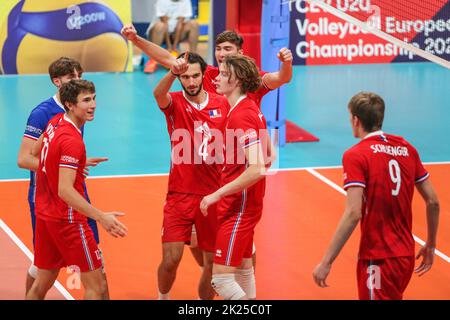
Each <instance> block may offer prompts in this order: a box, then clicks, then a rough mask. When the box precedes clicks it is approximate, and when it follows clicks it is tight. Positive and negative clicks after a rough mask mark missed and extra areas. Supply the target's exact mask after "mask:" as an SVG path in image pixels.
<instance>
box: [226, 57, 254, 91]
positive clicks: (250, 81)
mask: <svg viewBox="0 0 450 320" xmlns="http://www.w3.org/2000/svg"><path fill="white" fill-rule="evenodd" d="M223 63H224V65H225V67H226V68H227V69H228V70H229V71H230V72H231V69H233V70H234V74H235V76H236V79H238V80H239V81H240V82H241V92H242V93H247V92H255V91H256V90H258V88H259V87H260V86H261V81H262V80H261V75H260V74H259V70H258V67H257V66H256V63H255V60H253V59H252V58H250V57H247V56H244V55H240V54H238V55H232V56H227V57H225V59H224V60H223Z"/></svg>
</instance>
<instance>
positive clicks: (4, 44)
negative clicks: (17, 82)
mask: <svg viewBox="0 0 450 320" xmlns="http://www.w3.org/2000/svg"><path fill="white" fill-rule="evenodd" d="M130 22H131V1H130V0H94V1H80V0H57V1H56V0H20V1H19V0H2V1H1V2H0V71H1V72H2V73H4V74H35V73H40V74H42V73H47V72H48V66H49V65H50V63H51V62H53V61H54V60H56V59H58V58H59V57H62V56H66V57H70V58H74V59H76V60H78V61H79V62H80V63H81V65H82V66H83V69H84V70H85V71H88V72H100V71H103V72H122V71H132V61H131V60H132V59H131V57H132V55H131V53H132V51H131V50H132V48H131V46H129V45H128V41H127V40H126V39H125V38H124V37H123V36H122V35H121V34H120V30H121V29H122V27H123V25H124V24H126V23H130Z"/></svg>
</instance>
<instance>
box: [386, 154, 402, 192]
mask: <svg viewBox="0 0 450 320" xmlns="http://www.w3.org/2000/svg"><path fill="white" fill-rule="evenodd" d="M389 175H390V176H391V180H392V182H393V183H395V189H394V190H392V192H391V193H392V195H393V196H398V194H399V192H400V185H401V184H402V176H401V174H400V166H399V165H398V162H397V160H393V159H392V160H391V161H389Z"/></svg>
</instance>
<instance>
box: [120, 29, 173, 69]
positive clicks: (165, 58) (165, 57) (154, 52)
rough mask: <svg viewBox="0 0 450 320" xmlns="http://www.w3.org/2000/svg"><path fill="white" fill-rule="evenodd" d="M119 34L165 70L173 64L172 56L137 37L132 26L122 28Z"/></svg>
mask: <svg viewBox="0 0 450 320" xmlns="http://www.w3.org/2000/svg"><path fill="white" fill-rule="evenodd" d="M121 33H122V35H123V36H124V37H125V38H126V39H128V40H130V41H131V42H133V44H134V45H135V46H136V47H138V48H139V49H141V50H142V51H143V52H144V53H145V54H147V55H148V56H150V57H151V58H153V59H155V60H156V61H157V62H158V63H159V64H161V65H163V66H165V67H166V68H170V67H171V66H172V64H173V63H174V62H175V60H176V58H175V57H174V56H172V55H171V54H170V52H169V51H167V50H166V49H163V48H161V47H160V46H158V45H156V44H154V43H152V42H150V41H148V40H145V39H144V38H142V37H140V36H138V34H137V31H136V29H135V28H134V26H133V25H132V24H127V25H125V26H124V27H123V28H122V31H121Z"/></svg>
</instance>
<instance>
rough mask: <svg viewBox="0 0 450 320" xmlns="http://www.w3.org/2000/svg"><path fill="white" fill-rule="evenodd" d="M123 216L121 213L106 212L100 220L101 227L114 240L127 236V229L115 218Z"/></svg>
mask: <svg viewBox="0 0 450 320" xmlns="http://www.w3.org/2000/svg"><path fill="white" fill-rule="evenodd" d="M124 215H125V214H124V213H122V212H107V213H105V214H104V215H103V216H102V218H101V219H100V221H99V222H100V224H101V225H102V227H103V228H104V229H105V230H106V231H107V232H108V233H109V234H110V235H112V236H113V237H114V238H117V237H125V236H126V235H127V232H128V229H127V227H126V226H125V225H124V224H123V223H122V222H120V221H119V220H118V219H117V218H116V217H122V216H124Z"/></svg>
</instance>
